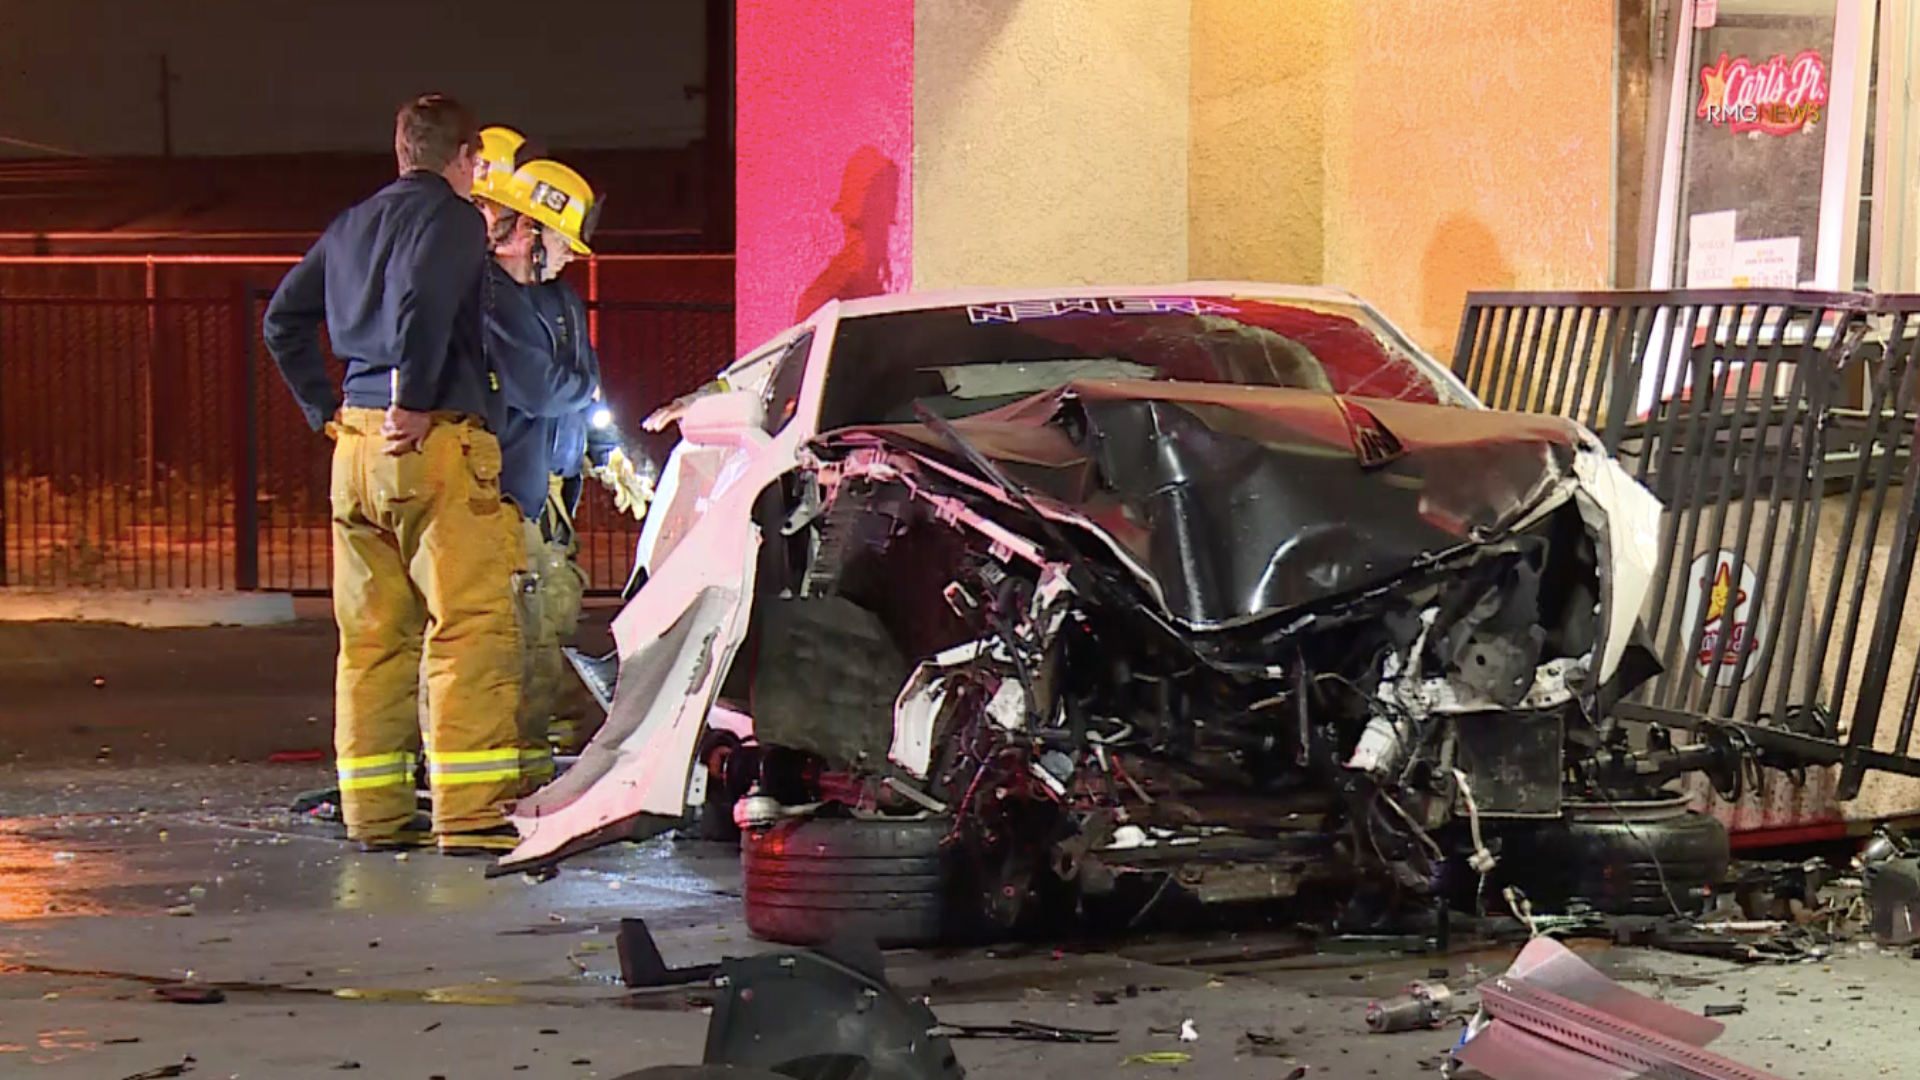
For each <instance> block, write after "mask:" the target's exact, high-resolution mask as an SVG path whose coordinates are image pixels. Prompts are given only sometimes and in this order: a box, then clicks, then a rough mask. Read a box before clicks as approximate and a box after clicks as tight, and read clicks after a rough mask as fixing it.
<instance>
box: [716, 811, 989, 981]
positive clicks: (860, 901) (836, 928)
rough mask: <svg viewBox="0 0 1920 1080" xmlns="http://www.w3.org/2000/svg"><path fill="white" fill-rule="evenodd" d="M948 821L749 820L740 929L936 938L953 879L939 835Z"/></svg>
mask: <svg viewBox="0 0 1920 1080" xmlns="http://www.w3.org/2000/svg"><path fill="white" fill-rule="evenodd" d="M951 827H952V823H951V821H949V820H948V819H945V818H923V819H896V820H889V819H855V818H812V819H803V820H798V821H788V822H782V823H781V824H778V825H774V826H771V827H769V828H765V829H751V830H748V832H747V833H746V835H745V836H744V837H743V838H742V841H741V861H742V863H743V864H744V867H745V870H746V888H745V898H746V909H747V929H748V930H749V931H751V932H752V934H753V936H755V937H757V938H760V939H762V940H765V941H772V942H778V943H780V944H783V945H801V946H817V945H824V944H827V943H829V942H832V941H834V940H835V939H838V938H858V939H868V938H870V939H872V940H873V941H874V942H875V943H876V944H878V945H879V946H880V947H881V948H883V949H884V948H901V947H907V946H915V945H927V944H932V943H934V942H937V941H940V940H942V939H943V938H945V937H946V936H947V928H948V926H947V922H948V912H949V910H950V907H949V904H948V897H949V894H950V891H951V885H952V882H953V875H952V867H951V859H950V858H949V855H948V852H947V851H946V849H945V848H944V846H943V843H942V842H943V841H944V840H945V839H946V836H947V833H948V831H949V830H950V829H951Z"/></svg>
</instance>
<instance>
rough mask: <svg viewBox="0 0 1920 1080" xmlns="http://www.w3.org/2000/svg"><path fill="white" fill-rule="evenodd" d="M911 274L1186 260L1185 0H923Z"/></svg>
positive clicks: (1069, 278)
mask: <svg viewBox="0 0 1920 1080" xmlns="http://www.w3.org/2000/svg"><path fill="white" fill-rule="evenodd" d="M917 8H918V10H917V12H916V14H915V28H914V33H915V40H916V46H915V54H916V59H915V70H914V125H915V128H916V132H917V135H916V139H915V148H916V156H915V160H914V233H915V244H914V248H913V275H914V280H915V282H916V285H917V286H918V287H923V288H945V287H955V286H964V285H1037V284H1047V283H1058V282H1083V281H1085V282H1090V281H1109V282H1154V281H1177V280H1180V279H1182V278H1184V277H1185V276H1186V274H1187V248H1188V232H1187V202H1188V165H1187V162H1188V156H1187V151H1188V126H1189V125H1188V116H1189V112H1190V108H1189V101H1188V98H1189V80H1188V61H1187V57H1188V50H1189V40H1190V26H1189V18H1188V0H1100V2H1099V3H1097V4H1096V3H1087V2H1085V0H971V2H967V3H961V2H957V0H939V2H927V0H923V2H921V3H920V4H918V5H917Z"/></svg>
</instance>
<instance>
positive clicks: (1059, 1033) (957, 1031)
mask: <svg viewBox="0 0 1920 1080" xmlns="http://www.w3.org/2000/svg"><path fill="white" fill-rule="evenodd" d="M930 1033H931V1034H934V1035H945V1036H946V1037H947V1038H950V1039H1014V1040H1018V1041H1022V1042H1053V1043H1109V1042H1117V1041H1119V1038H1120V1033H1119V1032H1117V1031H1088V1030H1085V1029H1082V1028H1069V1027H1059V1026H1057V1025H1054V1024H1036V1023H1034V1022H1032V1021H1030V1020H1015V1021H1013V1022H1012V1023H1008V1024H946V1023H942V1024H940V1025H938V1026H937V1027H935V1028H933V1029H932V1031H931V1032H930Z"/></svg>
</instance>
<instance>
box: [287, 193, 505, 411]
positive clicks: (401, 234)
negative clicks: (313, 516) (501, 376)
mask: <svg viewBox="0 0 1920 1080" xmlns="http://www.w3.org/2000/svg"><path fill="white" fill-rule="evenodd" d="M490 261H491V260H490V259H488V257H487V235H486V221H485V219H484V218H482V217H481V216H480V211H479V210H478V209H476V208H475V207H474V205H473V204H472V203H470V202H468V201H467V200H465V199H462V198H461V197H460V196H458V195H456V194H454V191H453V187H452V186H451V185H449V184H448V183H447V182H446V180H445V179H444V178H442V177H441V176H440V175H439V174H437V173H430V172H412V173H408V174H407V175H405V176H402V177H400V178H399V179H398V180H395V181H394V182H393V183H391V184H388V185H387V186H386V187H384V188H381V189H380V190H379V191H378V192H376V193H375V194H374V195H373V196H372V197H370V198H368V199H366V200H365V201H364V202H361V203H359V204H358V205H355V206H353V207H351V208H349V209H348V210H347V211H346V212H344V213H342V214H341V215H340V216H339V217H337V218H335V219H334V220H333V222H332V224H330V225H328V226H327V230H326V232H325V233H323V234H321V236H320V239H319V241H318V242H316V243H315V244H314V245H313V247H312V248H310V249H309V250H308V251H307V254H306V257H305V258H303V259H301V260H300V262H299V264H298V265H296V266H295V267H294V268H293V269H292V270H290V271H288V272H287V275H286V277H284V278H282V279H281V280H280V287H279V288H278V289H276V290H275V291H274V294H273V300H272V301H271V302H270V303H268V305H267V315H266V318H265V320H264V321H263V323H262V326H261V330H262V333H263V334H264V336H265V339H266V344H267V350H268V351H269V352H271V353H272V354H273V359H274V363H276V364H277V365H279V368H280V376H281V378H283V379H285V380H286V382H287V386H288V387H289V388H290V389H292V391H293V396H294V398H295V399H297V400H298V401H299V403H300V411H301V412H303V413H305V414H306V417H307V423H308V424H310V425H311V426H312V427H313V428H314V429H315V430H316V431H317V430H319V429H320V428H321V427H323V426H325V424H326V422H327V421H328V420H329V419H330V418H332V416H333V414H334V411H335V410H336V409H338V408H339V407H340V395H339V394H336V393H335V392H334V388H333V384H332V382H331V381H330V380H328V378H327V370H326V360H325V355H324V354H323V353H322V352H321V350H320V326H321V324H322V323H323V322H324V323H325V324H326V328H327V335H328V337H329V338H330V339H331V342H332V345H333V352H334V355H336V356H338V357H340V359H341V360H343V361H345V363H346V367H347V374H346V379H345V380H344V382H343V385H342V390H343V391H344V393H345V397H346V404H348V405H352V406H356V407H361V408H369V409H384V408H386V407H387V406H388V405H390V404H396V402H394V401H393V400H391V397H392V396H393V395H392V394H391V386H392V383H393V381H394V376H393V374H392V373H393V372H394V370H395V369H398V371H399V375H398V379H397V382H398V388H399V393H398V399H399V400H398V402H397V404H399V406H400V407H401V408H404V409H412V410H415V411H418V412H434V411H449V412H463V413H469V414H472V415H475V416H481V417H486V418H487V419H488V421H489V424H490V426H492V427H493V428H494V430H495V431H498V422H499V420H500V415H499V402H498V400H497V395H495V394H494V393H493V392H492V389H493V386H492V380H491V378H490V376H489V374H488V371H487V367H486V363H485V360H484V358H483V356H482V353H481V346H480V279H481V274H482V272H483V271H484V269H485V267H486V266H487V264H488V263H489V262H490Z"/></svg>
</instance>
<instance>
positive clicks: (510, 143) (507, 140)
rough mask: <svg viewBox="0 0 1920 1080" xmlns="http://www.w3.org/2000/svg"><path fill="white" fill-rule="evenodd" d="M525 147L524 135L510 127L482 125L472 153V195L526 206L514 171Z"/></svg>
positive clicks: (509, 204) (505, 203) (525, 150)
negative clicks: (475, 151)
mask: <svg viewBox="0 0 1920 1080" xmlns="http://www.w3.org/2000/svg"><path fill="white" fill-rule="evenodd" d="M527 149H528V147H527V137H526V136H525V135H522V134H520V133H519V132H517V131H515V130H513V129H512V128H510V127H498V126H496V127H490V128H482V129H481V130H480V149H479V152H477V153H475V154H474V156H473V193H474V195H475V196H477V197H479V198H483V199H491V200H493V201H494V202H497V203H499V204H501V205H502V206H508V207H512V208H513V209H515V210H525V209H526V206H525V203H524V194H523V193H522V192H520V191H519V190H517V187H518V185H516V184H515V183H514V182H513V181H514V175H513V174H514V170H516V169H518V168H519V167H520V164H521V162H522V160H524V158H525V156H526V152H527Z"/></svg>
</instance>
